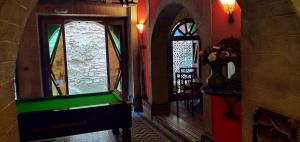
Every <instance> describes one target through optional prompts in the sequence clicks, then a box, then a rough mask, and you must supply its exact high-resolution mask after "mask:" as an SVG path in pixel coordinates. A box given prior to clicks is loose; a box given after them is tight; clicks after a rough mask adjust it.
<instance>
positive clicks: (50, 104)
mask: <svg viewBox="0 0 300 142" xmlns="http://www.w3.org/2000/svg"><path fill="white" fill-rule="evenodd" d="M120 101H121V99H120V97H119V96H118V95H117V93H116V92H115V91H109V92H101V93H93V94H81V95H72V96H59V97H49V98H42V99H32V100H20V101H17V102H16V107H17V112H18V113H24V112H35V111H45V110H60V109H68V108H72V107H85V106H93V105H103V104H116V103H119V102H120Z"/></svg>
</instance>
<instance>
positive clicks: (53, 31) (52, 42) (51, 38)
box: [47, 24, 61, 57]
mask: <svg viewBox="0 0 300 142" xmlns="http://www.w3.org/2000/svg"><path fill="white" fill-rule="evenodd" d="M60 28H61V26H60V25H59V24H49V25H48V27H47V30H48V44H49V56H50V57H52V53H53V51H54V49H55V48H56V45H57V42H58V39H59V35H60V34H59V32H60Z"/></svg>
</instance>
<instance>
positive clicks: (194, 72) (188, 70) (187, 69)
mask: <svg viewBox="0 0 300 142" xmlns="http://www.w3.org/2000/svg"><path fill="white" fill-rule="evenodd" d="M179 72H180V73H192V75H193V78H194V79H196V78H198V76H197V68H196V67H184V68H180V69H179Z"/></svg>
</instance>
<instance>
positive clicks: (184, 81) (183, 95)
mask: <svg viewBox="0 0 300 142" xmlns="http://www.w3.org/2000/svg"><path fill="white" fill-rule="evenodd" d="M175 81H176V83H175V88H176V90H175V91H176V92H175V95H176V115H177V116H179V106H178V103H179V101H181V100H184V101H185V103H186V105H187V108H188V109H191V112H192V116H193V115H194V99H197V98H200V97H199V96H202V93H201V91H200V87H201V85H202V84H201V83H196V82H193V73H192V72H187V73H184V72H181V73H175Z"/></svg>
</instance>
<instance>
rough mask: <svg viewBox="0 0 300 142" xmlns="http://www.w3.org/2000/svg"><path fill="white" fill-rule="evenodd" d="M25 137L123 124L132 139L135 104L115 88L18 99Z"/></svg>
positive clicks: (115, 127)
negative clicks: (125, 99) (125, 98)
mask: <svg viewBox="0 0 300 142" xmlns="http://www.w3.org/2000/svg"><path fill="white" fill-rule="evenodd" d="M16 107H17V113H18V123H19V132H20V140H21V141H31V140H39V139H48V138H54V137H61V136H68V135H74V134H81V133H88V132H94V131H101V130H109V129H113V132H114V133H115V134H118V132H119V128H122V130H123V131H122V138H123V141H131V131H130V128H131V125H132V117H131V104H130V103H128V102H125V101H122V99H121V98H120V97H119V96H118V93H117V92H115V91H109V92H102V93H93V94H81V95H72V96H57V97H49V98H40V99H28V100H17V101H16Z"/></svg>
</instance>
